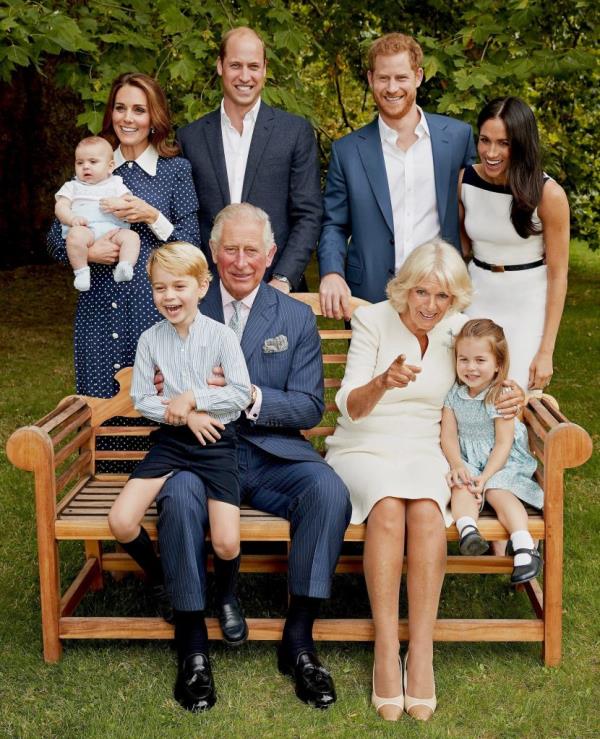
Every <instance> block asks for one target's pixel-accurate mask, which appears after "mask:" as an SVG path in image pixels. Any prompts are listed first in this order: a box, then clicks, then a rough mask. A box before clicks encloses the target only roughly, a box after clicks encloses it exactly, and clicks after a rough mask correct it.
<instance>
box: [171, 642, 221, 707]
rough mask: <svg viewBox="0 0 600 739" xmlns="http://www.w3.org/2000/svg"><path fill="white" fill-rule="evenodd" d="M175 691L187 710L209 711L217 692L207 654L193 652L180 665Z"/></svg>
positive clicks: (177, 699) (215, 699)
mask: <svg viewBox="0 0 600 739" xmlns="http://www.w3.org/2000/svg"><path fill="white" fill-rule="evenodd" d="M174 693H175V700H176V701H177V702H178V703H179V704H180V705H181V706H183V707H184V708H185V710H186V711H194V712H195V711H208V709H209V708H212V707H213V706H214V705H215V703H216V701H217V693H216V691H215V684H214V681H213V676H212V671H211V669H210V660H209V659H208V657H207V656H206V655H205V654H202V653H199V654H192V655H190V656H189V657H187V658H186V659H185V660H184V661H183V664H182V665H180V666H179V669H178V671H177V681H176V683H175V691H174Z"/></svg>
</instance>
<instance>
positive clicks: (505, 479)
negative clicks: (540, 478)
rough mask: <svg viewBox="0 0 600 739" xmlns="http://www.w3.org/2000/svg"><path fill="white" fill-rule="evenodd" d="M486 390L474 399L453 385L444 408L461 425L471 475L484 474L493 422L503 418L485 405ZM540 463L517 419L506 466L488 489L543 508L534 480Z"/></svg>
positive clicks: (462, 445)
mask: <svg viewBox="0 0 600 739" xmlns="http://www.w3.org/2000/svg"><path fill="white" fill-rule="evenodd" d="M486 392H487V388H486V390H482V392H481V393H479V394H478V395H476V396H475V397H474V398H471V397H470V395H469V391H468V388H467V387H466V386H465V385H459V384H457V383H455V384H454V386H453V387H452V389H451V390H450V392H449V393H448V395H447V397H446V400H445V401H444V405H445V406H446V407H448V408H451V409H452V410H453V411H454V415H455V416H456V422H457V424H458V438H459V442H460V454H461V457H462V458H463V460H464V461H465V462H466V464H467V465H468V467H469V470H470V472H471V474H472V475H474V476H477V475H480V474H481V473H482V472H483V469H484V467H485V465H486V463H487V461H488V458H489V456H490V453H491V451H492V449H493V447H494V441H495V429H494V419H495V418H498V416H499V415H500V414H499V413H498V411H496V409H495V408H494V406H493V405H490V404H489V403H486V402H485V399H484V398H485V394H486ZM536 468H537V462H536V460H535V458H534V457H533V456H532V454H531V452H530V451H529V445H528V441H527V429H526V428H525V426H524V425H523V424H522V423H521V421H519V420H518V419H515V439H514V441H513V445H512V449H511V450H510V454H509V455H508V459H507V460H506V464H505V465H504V467H503V468H502V469H501V470H499V471H498V472H496V474H495V475H492V476H491V477H490V479H489V480H488V481H487V482H486V484H485V490H493V489H497V490H510V492H511V493H513V494H514V495H516V496H517V498H519V500H522V501H523V502H524V503H528V504H529V505H532V506H534V507H535V508H542V507H543V505H544V493H543V491H542V489H541V488H540V486H539V485H538V484H537V483H536V482H535V480H533V479H532V478H533V474H534V472H535V470H536Z"/></svg>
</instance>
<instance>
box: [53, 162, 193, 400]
mask: <svg viewBox="0 0 600 739" xmlns="http://www.w3.org/2000/svg"><path fill="white" fill-rule="evenodd" d="M114 174H118V175H120V176H121V177H122V178H123V182H124V183H125V185H126V187H128V188H129V190H131V192H132V193H133V194H134V195H136V196H137V197H139V198H141V199H142V200H145V201H146V202H147V203H149V204H150V205H152V206H153V207H155V208H157V209H158V210H159V211H160V212H161V213H162V214H163V215H164V216H165V217H166V218H167V219H168V220H169V221H170V222H171V223H172V224H173V226H174V229H173V232H172V233H171V235H170V236H169V239H168V241H189V242H190V243H192V244H195V245H196V246H200V232H199V228H198V216H197V211H198V200H197V198H196V191H195V190H194V183H193V180H192V171H191V166H190V163H189V162H188V161H187V159H183V158H182V157H171V158H164V157H159V159H158V163H157V168H156V175H155V176H152V175H149V174H148V173H147V172H145V171H144V170H143V169H142V168H141V167H140V166H139V165H138V164H137V163H136V162H125V163H124V164H122V165H121V166H120V167H117V169H115V171H114ZM132 229H133V230H134V231H136V232H137V233H138V234H139V236H140V242H141V249H140V256H139V259H138V261H137V264H136V265H135V269H134V275H133V280H131V282H121V283H117V282H115V281H114V280H113V266H109V265H104V264H90V268H91V283H92V284H91V288H90V290H89V291H88V292H84V293H80V294H79V301H78V303H77V313H76V317H75V341H74V345H75V376H76V385H77V392H78V393H79V394H81V395H92V396H94V397H97V398H110V397H112V396H113V395H115V393H116V392H117V390H118V385H117V383H116V382H115V381H114V379H113V377H114V375H115V373H116V372H118V370H119V369H121V367H128V366H131V365H133V360H134V359H135V349H136V346H137V341H138V339H139V337H140V334H141V333H142V332H143V331H145V330H146V329H147V328H150V326H152V325H154V324H155V323H156V322H157V321H159V320H160V319H161V316H160V314H159V313H158V311H157V310H156V308H155V307H154V303H153V302H152V291H151V289H150V282H149V280H148V277H147V275H146V262H147V261H148V256H149V254H150V251H151V249H153V248H155V247H158V246H160V245H161V243H163V242H161V241H160V240H159V239H158V237H157V236H155V235H154V234H153V233H152V231H151V230H150V228H149V226H147V225H146V224H144V223H134V224H132ZM48 251H49V253H50V255H51V256H52V257H53V258H54V259H56V260H57V261H59V262H61V263H63V264H68V263H69V262H68V259H67V252H66V249H65V242H64V240H63V239H62V237H61V228H60V223H59V222H58V220H55V221H54V223H53V224H52V228H51V229H50V233H49V234H48Z"/></svg>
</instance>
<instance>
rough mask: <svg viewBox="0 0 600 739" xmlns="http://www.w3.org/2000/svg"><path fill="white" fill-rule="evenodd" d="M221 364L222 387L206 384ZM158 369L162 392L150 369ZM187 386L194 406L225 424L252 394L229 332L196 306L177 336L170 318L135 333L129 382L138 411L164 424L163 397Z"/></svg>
mask: <svg viewBox="0 0 600 739" xmlns="http://www.w3.org/2000/svg"><path fill="white" fill-rule="evenodd" d="M218 365H220V366H221V367H222V368H223V372H224V374H225V380H226V382H227V385H226V386H225V387H216V388H211V387H209V386H208V384H207V379H208V378H209V377H210V376H211V375H212V369H213V367H216V366H218ZM156 368H159V369H160V370H161V372H162V374H163V376H164V378H165V383H164V389H163V395H157V392H156V387H155V386H154V374H155V372H156ZM188 390H191V391H192V392H193V393H194V397H195V398H196V409H197V410H199V411H206V412H207V413H210V415H211V416H212V417H213V418H216V419H218V420H219V421H221V422H222V423H230V422H231V421H235V420H236V418H238V417H239V415H240V411H242V410H243V409H244V408H247V407H248V404H249V403H250V397H251V386H250V378H249V376H248V370H247V368H246V360H245V359H244V355H243V354H242V349H241V347H240V344H239V341H238V339H237V337H236V335H235V334H234V332H233V331H232V330H231V329H230V328H228V327H227V326H224V325H223V324H222V323H218V322H217V321H213V320H212V318H207V317H206V316H203V315H202V314H201V313H200V312H199V311H198V313H197V314H196V318H195V319H194V322H193V323H192V325H191V326H190V330H189V333H188V335H187V337H186V338H185V339H182V338H181V337H180V336H179V334H178V333H177V331H176V329H175V327H174V326H172V325H171V324H170V323H169V321H166V320H165V321H160V323H157V324H155V325H154V326H152V327H151V328H149V329H148V330H147V331H144V333H143V334H142V335H141V336H140V340H139V342H138V346H137V351H136V355H135V363H134V365H133V380H132V383H131V398H132V400H133V404H134V406H135V408H136V410H138V411H139V412H140V413H141V414H142V415H143V416H145V417H146V418H149V419H151V420H152V421H158V422H159V423H164V419H165V410H166V406H165V405H163V403H162V400H163V399H165V398H166V399H168V398H174V397H175V396H176V395H180V394H181V393H185V392H187V391H188Z"/></svg>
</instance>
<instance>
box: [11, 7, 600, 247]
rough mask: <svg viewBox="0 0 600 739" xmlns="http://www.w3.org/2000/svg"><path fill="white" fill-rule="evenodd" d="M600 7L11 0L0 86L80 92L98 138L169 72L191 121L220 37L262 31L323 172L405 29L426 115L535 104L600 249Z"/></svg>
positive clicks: (550, 154)
mask: <svg viewBox="0 0 600 739" xmlns="http://www.w3.org/2000/svg"><path fill="white" fill-rule="evenodd" d="M598 8H599V5H598V3H597V2H596V0H555V2H553V3H547V2H543V0H461V1H460V2H458V1H457V0H428V1H427V2H421V3H416V2H408V1H404V2H402V0H400V1H399V0H376V2H371V3H364V2H358V1H357V0H337V1H330V0H329V1H328V0H308V1H307V2H290V1H288V2H285V1H284V0H239V1H238V2H228V1H227V0H205V1H204V2H202V3H197V2H195V1H193V0H151V1H150V2H148V1H147V0H120V1H119V2H116V1H115V2H111V1H110V0H108V1H103V2H95V1H94V0H91V1H90V2H80V1H77V0H57V1H56V2H50V1H48V0H45V1H42V2H29V1H27V0H0V32H1V35H0V80H3V81H4V82H5V83H7V84H11V82H12V81H13V80H14V79H15V77H16V76H17V77H18V73H19V68H23V69H32V68H34V69H35V70H36V71H37V74H38V75H40V76H42V78H43V79H44V80H45V81H48V82H51V84H53V85H56V86H57V87H58V88H62V87H64V88H67V89H70V90H72V91H73V92H74V93H75V94H76V96H77V98H78V100H79V106H80V107H79V110H80V112H79V115H78V117H77V124H78V125H79V126H81V127H87V128H89V129H90V130H92V131H97V130H98V128H99V125H100V120H101V117H102V113H103V109H104V103H105V101H106V97H107V92H108V89H109V87H110V84H111V81H112V80H113V78H114V77H115V76H116V75H117V74H119V73H121V72H124V71H131V70H139V71H143V72H147V73H149V74H152V75H154V76H156V77H158V79H159V80H160V82H161V84H162V85H163V86H164V87H165V89H166V90H167V94H168V97H169V100H170V102H171V106H172V112H173V115H174V120H175V122H176V124H182V123H184V122H187V121H190V120H193V119H194V118H196V117H198V116H199V115H201V114H203V113H205V112H207V111H208V110H211V109H213V108H214V107H216V105H217V104H218V102H219V99H220V86H219V84H218V79H217V76H216V72H215V59H216V55H217V49H218V44H219V40H220V38H221V36H222V34H223V33H224V32H225V31H226V30H228V29H229V28H232V27H234V26H237V25H250V26H252V27H253V28H256V29H257V30H258V31H259V32H260V33H262V35H263V36H264V38H265V39H266V41H267V43H268V47H269V49H268V58H269V78H270V79H269V84H268V86H267V88H266V90H265V95H264V98H265V100H266V101H267V102H268V103H271V104H274V105H277V106H281V107H283V108H286V109H288V110H290V111H294V112H297V113H300V114H302V115H305V116H307V117H309V118H310V119H311V120H312V121H313V123H314V124H315V127H316V129H317V132H318V136H319V143H320V146H321V152H322V158H323V166H324V168H325V166H326V160H327V153H328V148H329V145H330V142H331V140H334V139H336V138H338V137H339V136H341V135H343V134H344V133H347V132H348V131H349V130H351V129H352V128H356V127H358V126H360V125H362V124H364V123H365V122H367V121H368V120H370V118H371V117H372V115H373V106H372V102H371V98H370V96H369V94H368V90H367V87H366V80H365V74H364V52H365V50H366V48H367V47H368V45H369V43H370V41H371V40H372V39H373V38H374V37H376V36H378V35H380V34H381V33H383V32H387V31H392V30H400V31H404V32H407V33H410V34H413V35H415V36H416V37H417V38H418V40H419V41H420V42H421V44H422V46H423V48H424V51H425V53H426V59H425V72H426V82H425V84H424V86H423V87H422V89H421V91H420V102H421V104H422V105H423V106H424V107H426V108H427V109H429V110H431V111H436V112H440V113H447V114H449V115H453V116H456V117H459V118H463V119H465V120H468V121H469V122H471V123H474V121H475V118H476V115H477V112H478V110H479V109H480V108H481V107H482V105H483V103H484V102H485V101H486V100H489V99H491V98H493V97H496V96H498V95H504V94H516V95H521V96H522V97H524V98H525V99H526V100H527V101H528V102H529V103H530V104H531V105H532V107H533V108H534V109H535V111H536V114H537V116H538V120H539V123H540V128H541V131H542V138H543V143H544V147H545V154H546V156H545V166H546V169H547V171H548V172H549V173H550V174H551V175H552V176H553V177H555V178H556V179H557V180H558V181H559V182H560V183H561V184H562V185H563V186H564V187H565V189H566V190H567V193H568V194H569V198H570V201H571V207H572V216H573V233H574V235H577V236H579V237H580V238H583V239H584V240H586V241H587V242H588V244H589V245H590V246H591V247H592V248H596V247H597V246H598V243H599V242H598V236H597V233H596V228H595V223H594V221H595V219H596V217H597V215H598V211H599V206H600V195H599V192H598V187H597V185H596V177H595V175H596V172H597V171H598V163H599V162H598V149H597V146H596V143H595V138H596V137H595V133H596V130H597V128H598V124H599V109H600V101H599V86H600V85H599V83H600V66H599V53H598V50H597V48H596V46H597V34H598V27H599V23H598V21H599V16H600V12H599V10H598ZM56 133H57V135H60V132H56Z"/></svg>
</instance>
